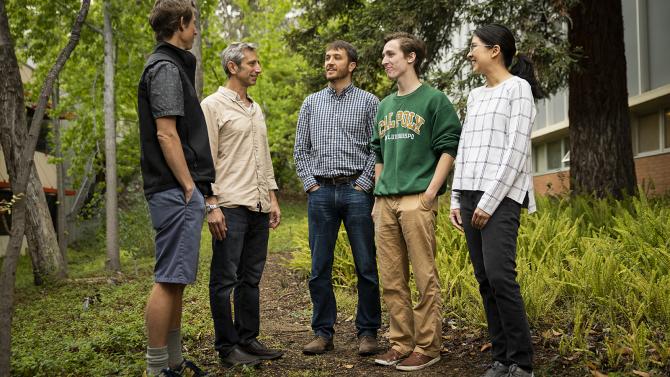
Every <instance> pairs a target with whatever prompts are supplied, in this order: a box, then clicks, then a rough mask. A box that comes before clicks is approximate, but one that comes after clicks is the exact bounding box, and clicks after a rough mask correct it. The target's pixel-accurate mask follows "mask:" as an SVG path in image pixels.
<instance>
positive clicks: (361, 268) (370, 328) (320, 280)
mask: <svg viewBox="0 0 670 377" xmlns="http://www.w3.org/2000/svg"><path fill="white" fill-rule="evenodd" d="M373 203H374V199H373V197H372V195H370V194H368V193H365V192H363V191H358V190H355V189H354V188H353V183H343V184H338V185H328V184H322V185H321V188H319V189H318V190H316V191H314V192H312V193H309V194H308V198H307V217H308V222H309V247H310V249H311V254H312V274H311V277H310V279H309V293H310V295H311V297H312V305H313V310H314V311H313V314H312V329H313V330H314V333H315V334H316V335H318V336H323V337H325V338H332V337H333V334H334V333H335V329H334V328H333V326H334V325H335V320H336V319H337V304H336V302H335V294H334V293H333V284H332V280H331V278H332V270H333V253H334V250H335V242H336V241H337V235H338V232H339V229H340V224H341V223H342V221H344V227H345V229H346V230H347V235H348V236H349V243H350V244H351V251H352V253H353V256H354V264H355V267H356V276H357V278H358V283H357V285H356V287H357V289H358V307H357V311H356V328H357V330H358V336H363V335H368V336H375V337H376V335H377V330H378V329H379V327H380V325H381V306H380V302H379V279H378V277H377V262H376V258H375V257H376V251H375V244H374V225H373V223H372V216H371V212H372V205H373Z"/></svg>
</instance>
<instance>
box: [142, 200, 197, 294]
mask: <svg viewBox="0 0 670 377" xmlns="http://www.w3.org/2000/svg"><path fill="white" fill-rule="evenodd" d="M147 201H148V202H149V213H150V214H151V223H152V224H153V227H154V229H155V230H156V266H155V267H154V276H155V281H156V282H157V283H174V284H190V283H193V282H194V281H195V277H196V274H197V272H198V255H199V253H200V234H201V232H202V222H203V220H204V218H205V198H204V197H203V196H202V194H201V193H200V191H198V189H197V188H196V189H195V190H194V191H193V196H192V197H191V201H190V202H188V203H186V199H185V197H184V191H182V189H181V188H173V189H169V190H165V191H161V192H157V193H153V194H150V195H149V196H148V198H147Z"/></svg>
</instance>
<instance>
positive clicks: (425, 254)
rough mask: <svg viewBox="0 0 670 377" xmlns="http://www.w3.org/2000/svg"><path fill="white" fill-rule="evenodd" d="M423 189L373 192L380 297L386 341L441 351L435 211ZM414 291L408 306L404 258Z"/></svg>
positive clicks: (401, 348) (405, 348) (433, 353)
mask: <svg viewBox="0 0 670 377" xmlns="http://www.w3.org/2000/svg"><path fill="white" fill-rule="evenodd" d="M436 215H437V199H435V202H434V203H433V204H432V207H431V208H428V207H427V206H426V205H425V202H424V200H423V197H422V194H414V195H403V196H382V197H377V198H376V201H375V208H374V211H373V218H374V222H375V243H376V245H377V256H378V260H379V271H380V276H381V283H382V287H383V297H384V302H385V303H386V306H387V308H388V310H389V317H390V337H389V338H390V339H389V340H390V342H391V346H392V347H393V348H394V349H395V350H396V351H398V352H400V353H402V354H407V353H409V352H411V351H414V352H419V353H422V354H424V355H426V356H429V357H437V356H439V355H440V348H441V342H442V308H441V306H442V298H441V296H440V281H439V277H438V273H437V268H436V266H435V250H436V247H435V217H436ZM410 262H411V264H412V271H413V273H414V279H415V281H416V286H417V289H418V291H419V298H418V302H417V304H416V306H414V308H412V297H411V294H410V289H409V264H410Z"/></svg>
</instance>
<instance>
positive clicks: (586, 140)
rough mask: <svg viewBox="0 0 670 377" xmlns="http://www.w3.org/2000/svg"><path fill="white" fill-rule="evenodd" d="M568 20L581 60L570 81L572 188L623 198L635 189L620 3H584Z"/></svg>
mask: <svg viewBox="0 0 670 377" xmlns="http://www.w3.org/2000/svg"><path fill="white" fill-rule="evenodd" d="M570 17H571V19H572V24H571V28H570V30H569V33H568V38H569V41H570V45H571V46H572V47H573V48H575V49H579V50H581V51H580V53H581V55H582V57H581V58H580V60H579V62H578V64H576V65H575V66H574V68H573V69H572V70H571V71H570V78H569V85H570V102H569V113H568V116H569V119H570V178H571V182H570V183H571V188H572V189H573V193H574V194H589V195H590V194H593V195H596V196H597V197H605V196H608V195H613V196H614V197H616V198H621V197H622V196H623V195H624V194H625V193H629V194H632V193H634V192H635V188H636V180H635V165H634V162H633V150H632V141H631V130H630V119H629V114H628V89H627V86H626V57H625V55H624V41H623V15H622V10H621V0H583V1H581V2H580V3H579V4H578V5H576V6H575V7H574V8H572V9H571V10H570ZM579 50H578V51H579Z"/></svg>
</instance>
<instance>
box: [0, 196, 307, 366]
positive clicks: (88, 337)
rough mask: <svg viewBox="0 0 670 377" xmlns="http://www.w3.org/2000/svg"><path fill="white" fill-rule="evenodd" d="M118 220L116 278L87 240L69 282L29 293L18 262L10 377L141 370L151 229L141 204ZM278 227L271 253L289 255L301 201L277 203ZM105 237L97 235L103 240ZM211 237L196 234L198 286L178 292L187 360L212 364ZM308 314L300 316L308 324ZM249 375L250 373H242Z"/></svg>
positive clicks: (25, 263) (76, 251)
mask: <svg viewBox="0 0 670 377" xmlns="http://www.w3.org/2000/svg"><path fill="white" fill-rule="evenodd" d="M126 204H127V205H128V206H127V209H125V210H124V212H122V213H121V214H120V229H121V233H122V236H121V240H120V241H121V242H120V244H121V265H122V273H121V274H118V275H117V274H110V273H108V272H106V271H105V270H104V263H105V258H106V256H105V247H104V243H103V242H104V237H100V235H99V234H98V235H96V234H91V235H88V236H87V237H85V238H84V240H83V241H82V242H78V243H77V244H74V245H73V246H74V247H76V248H71V249H69V250H68V255H69V258H70V263H69V272H70V274H69V275H70V278H69V279H68V280H66V281H63V282H59V283H56V284H50V285H45V286H40V287H35V286H34V285H33V282H32V269H31V266H30V259H29V258H28V257H27V256H22V257H21V258H20V261H19V268H18V271H17V292H16V305H15V314H14V322H13V328H12V360H11V362H12V376H19V377H22V376H26V377H27V376H36V377H41V376H55V375H58V376H109V375H115V376H139V375H141V374H142V371H143V369H144V367H145V358H144V354H145V352H146V351H145V347H146V339H145V330H144V306H145V304H146V300H147V297H148V295H149V292H150V290H151V287H152V285H153V264H154V257H153V237H154V235H153V230H152V229H151V223H150V220H149V216H148V212H147V210H146V205H145V204H144V202H143V201H142V200H139V201H135V202H131V203H126ZM281 208H282V224H281V226H280V227H279V228H278V229H276V230H273V231H271V233H270V250H271V251H272V250H275V251H276V250H287V249H291V248H292V247H293V246H291V245H292V242H293V241H292V240H293V239H294V237H295V234H294V232H295V231H297V229H298V228H300V229H301V228H302V217H304V216H305V214H306V213H307V212H306V206H305V203H304V201H297V202H294V201H286V202H284V203H281ZM102 234H104V233H102ZM211 256H212V249H211V235H210V234H209V231H208V230H207V227H203V231H202V240H201V248H200V265H199V273H198V280H197V281H196V283H195V284H193V285H191V286H189V287H187V289H186V290H185V293H184V302H185V304H184V313H183V318H182V337H183V345H184V349H185V350H187V351H186V352H187V355H190V356H191V357H194V358H195V359H197V360H203V361H204V362H205V363H208V364H209V365H217V360H216V356H215V353H214V349H213V345H212V337H213V331H214V330H213V328H212V320H211V316H210V308H209V288H208V279H209V263H210V261H211ZM309 315H311V312H310V313H307V314H306V316H307V318H308V317H309ZM241 373H243V375H248V376H254V375H257V372H256V371H255V370H253V369H248V370H243V371H241Z"/></svg>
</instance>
